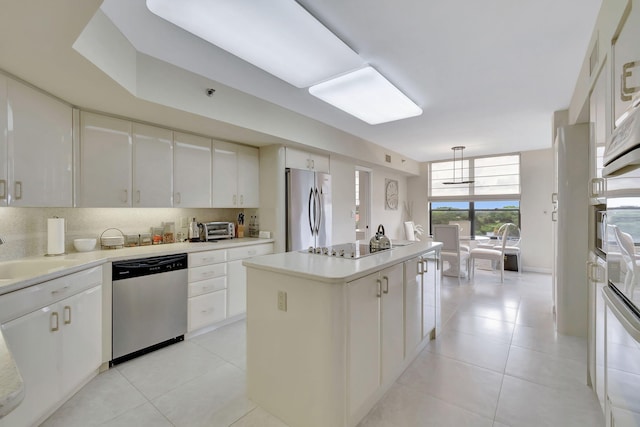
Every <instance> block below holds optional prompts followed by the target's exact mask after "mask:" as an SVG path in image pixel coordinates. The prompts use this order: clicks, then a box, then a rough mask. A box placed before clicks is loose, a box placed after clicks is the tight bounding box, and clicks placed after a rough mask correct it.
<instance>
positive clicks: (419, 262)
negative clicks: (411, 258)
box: [416, 259, 424, 275]
mask: <svg viewBox="0 0 640 427" xmlns="http://www.w3.org/2000/svg"><path fill="white" fill-rule="evenodd" d="M416 270H418V274H420V275H422V274H423V273H424V271H422V260H421V259H420V260H418V262H417V263H416Z"/></svg>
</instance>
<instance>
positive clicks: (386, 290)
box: [382, 276, 389, 294]
mask: <svg viewBox="0 0 640 427" xmlns="http://www.w3.org/2000/svg"><path fill="white" fill-rule="evenodd" d="M382 278H383V279H384V282H385V285H384V291H383V292H384V293H385V294H388V293H389V278H388V277H387V276H382Z"/></svg>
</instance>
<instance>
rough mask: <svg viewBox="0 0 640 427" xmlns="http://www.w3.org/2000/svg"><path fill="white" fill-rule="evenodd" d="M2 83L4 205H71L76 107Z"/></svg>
mask: <svg viewBox="0 0 640 427" xmlns="http://www.w3.org/2000/svg"><path fill="white" fill-rule="evenodd" d="M0 85H1V86H2V89H1V90H0V99H3V98H4V101H5V102H3V104H4V105H3V106H2V107H0V115H2V118H1V119H0V125H1V126H2V129H3V133H2V137H0V138H5V137H6V140H5V141H4V142H3V144H0V150H1V151H2V154H1V155H0V165H1V166H0V200H1V203H2V205H4V206H7V205H8V206H31V207H41V206H42V207H71V206H72V205H73V168H72V167H73V156H72V147H73V145H72V144H73V141H72V129H73V113H72V108H71V107H70V106H69V105H67V104H65V103H63V102H61V101H58V100H57V99H55V98H53V97H51V96H48V95H45V94H43V93H42V92H40V91H38V90H36V89H33V88H31V87H28V86H26V85H24V84H22V83H19V82H17V81H15V80H13V79H10V78H5V77H3V78H2V79H0ZM7 165H8V166H9V167H7ZM7 172H8V173H7Z"/></svg>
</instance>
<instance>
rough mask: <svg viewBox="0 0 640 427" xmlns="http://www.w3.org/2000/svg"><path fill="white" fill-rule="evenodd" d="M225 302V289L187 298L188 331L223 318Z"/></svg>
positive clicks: (224, 316)
mask: <svg viewBox="0 0 640 427" xmlns="http://www.w3.org/2000/svg"><path fill="white" fill-rule="evenodd" d="M226 302H227V291H226V290H221V291H215V292H211V293H208V294H204V295H199V296H197V297H193V298H189V327H188V329H189V331H193V330H196V329H200V328H202V327H205V326H208V325H211V324H213V323H216V322H220V321H221V320H224V319H225V318H226V317H227V314H226Z"/></svg>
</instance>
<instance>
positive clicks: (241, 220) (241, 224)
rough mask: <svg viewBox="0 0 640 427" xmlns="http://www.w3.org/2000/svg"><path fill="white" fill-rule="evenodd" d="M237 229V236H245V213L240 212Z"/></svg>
mask: <svg viewBox="0 0 640 427" xmlns="http://www.w3.org/2000/svg"><path fill="white" fill-rule="evenodd" d="M236 231H237V233H236V234H237V235H236V237H238V238H239V239H240V238H242V237H244V214H243V213H239V214H238V228H237V230H236Z"/></svg>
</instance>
